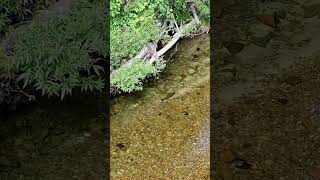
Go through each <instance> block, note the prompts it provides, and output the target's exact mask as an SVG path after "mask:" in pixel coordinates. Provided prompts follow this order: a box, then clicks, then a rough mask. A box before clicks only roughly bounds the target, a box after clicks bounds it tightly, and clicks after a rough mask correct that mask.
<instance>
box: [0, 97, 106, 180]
mask: <svg viewBox="0 0 320 180" xmlns="http://www.w3.org/2000/svg"><path fill="white" fill-rule="evenodd" d="M101 99H103V98H102V97H98V96H94V95H81V96H76V98H75V97H73V98H67V99H65V100H64V101H63V102H61V101H60V100H59V99H57V100H52V99H51V100H50V101H46V100H39V102H38V103H33V104H29V105H24V106H23V107H21V108H19V109H18V111H16V112H12V113H11V114H9V116H8V117H7V118H6V119H4V117H1V119H0V147H1V148H0V179H1V180H16V179H21V180H38V179H39V180H43V179H46V180H60V179H81V180H82V179H83V180H87V179H92V180H102V179H105V178H106V170H105V167H106V160H105V157H106V155H107V154H106V143H105V139H106V138H105V135H106V129H105V127H106V126H105V124H106V119H105V117H104V115H103V112H101V110H102V109H106V107H103V106H102V105H100V106H98V104H99V101H100V100H101ZM100 104H101V103H100Z"/></svg>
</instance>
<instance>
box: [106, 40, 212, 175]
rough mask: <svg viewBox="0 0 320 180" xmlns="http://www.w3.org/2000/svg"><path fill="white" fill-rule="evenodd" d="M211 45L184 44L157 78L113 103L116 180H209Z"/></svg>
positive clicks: (113, 148) (112, 153)
mask: <svg viewBox="0 0 320 180" xmlns="http://www.w3.org/2000/svg"><path fill="white" fill-rule="evenodd" d="M209 41H210V39H209V35H203V36H198V37H196V38H193V39H185V40H183V41H181V42H180V43H179V45H178V51H177V52H176V54H175V56H174V57H173V60H172V61H171V62H170V63H169V64H168V67H167V68H166V70H165V72H164V74H163V76H162V77H161V78H160V79H159V80H155V81H154V82H149V83H148V84H147V87H146V88H145V89H144V90H143V91H141V92H139V93H136V94H134V95H128V96H121V97H119V98H116V99H115V100H114V102H113V105H112V107H111V177H112V179H119V178H122V179H137V178H138V179H139V178H140V179H141V178H170V179H172V178H173V179H194V178H198V179H199V178H200V179H209V164H210V163H209V97H210V90H209V89H210V83H209V82H210V58H209V44H210V43H209Z"/></svg>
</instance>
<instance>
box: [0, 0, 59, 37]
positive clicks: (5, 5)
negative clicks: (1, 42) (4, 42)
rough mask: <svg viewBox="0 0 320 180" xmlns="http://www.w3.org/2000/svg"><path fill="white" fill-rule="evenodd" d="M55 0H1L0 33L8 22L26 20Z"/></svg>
mask: <svg viewBox="0 0 320 180" xmlns="http://www.w3.org/2000/svg"><path fill="white" fill-rule="evenodd" d="M55 1H56V0H14V1H13V0H1V1H0V33H5V32H6V31H7V27H8V25H10V24H12V23H13V24H15V23H17V22H22V21H26V20H29V19H31V18H32V16H33V14H34V13H35V12H36V11H38V10H40V9H44V8H45V7H48V6H49V5H51V4H53V3H54V2H55Z"/></svg>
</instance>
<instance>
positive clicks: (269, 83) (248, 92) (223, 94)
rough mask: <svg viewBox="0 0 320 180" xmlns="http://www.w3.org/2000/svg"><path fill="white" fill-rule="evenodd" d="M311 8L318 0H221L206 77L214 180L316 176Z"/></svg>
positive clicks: (318, 6)
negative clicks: (211, 93)
mask: <svg viewBox="0 0 320 180" xmlns="http://www.w3.org/2000/svg"><path fill="white" fill-rule="evenodd" d="M319 12H320V3H319V2H318V1H308V0H306V1H295V0H279V1H252V0H243V1H238V0H226V1H224V7H223V13H222V15H221V17H219V18H217V19H216V21H215V23H216V24H215V30H216V37H215V39H214V43H215V52H214V55H215V56H216V57H215V58H213V61H214V63H213V64H214V67H213V72H215V73H214V74H213V76H212V78H213V79H212V81H213V84H214V85H215V88H214V98H215V101H213V102H214V104H213V106H212V107H213V109H212V110H213V111H212V115H213V116H212V117H213V119H214V120H213V121H214V123H213V126H212V129H211V132H212V133H213V137H212V145H213V146H214V148H213V149H212V152H213V153H214V155H215V156H214V157H213V158H214V160H213V162H214V163H215V164H213V166H212V167H213V168H215V171H214V172H215V178H216V179H225V180H228V179H230V180H231V179H237V180H248V179H250V180H270V179H276V180H282V179H283V180H287V179H288V180H312V179H320V156H319V153H317V152H319V147H320V144H319V130H320V123H319V122H320V121H319V118H320V116H319V102H320V97H319V89H320V76H319V74H320V58H319V57H320V51H319V47H320V46H319V44H320V38H319V36H317V35H316V34H317V32H319V30H320V20H319V18H318V17H319ZM315 152H316V153H315Z"/></svg>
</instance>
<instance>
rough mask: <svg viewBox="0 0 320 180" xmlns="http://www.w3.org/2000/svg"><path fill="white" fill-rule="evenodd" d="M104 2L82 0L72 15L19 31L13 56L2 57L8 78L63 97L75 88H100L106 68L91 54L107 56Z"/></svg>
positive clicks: (55, 18)
mask: <svg viewBox="0 0 320 180" xmlns="http://www.w3.org/2000/svg"><path fill="white" fill-rule="evenodd" d="M106 27H107V18H106V14H105V13H104V4H103V3H102V1H101V2H98V3H88V2H85V1H83V2H82V1H80V3H79V4H78V6H77V8H76V9H75V10H74V11H73V12H72V13H71V14H70V15H69V16H64V17H62V16H60V17H54V18H51V19H49V21H48V22H46V23H42V24H37V25H35V26H33V27H29V28H20V29H17V30H16V33H17V39H18V42H17V43H16V44H15V46H14V48H13V53H12V55H10V56H5V57H2V58H0V67H1V68H2V69H3V70H5V72H6V75H7V77H9V78H16V79H17V80H19V81H20V80H21V81H23V82H24V87H25V86H27V85H32V86H34V87H35V89H37V90H41V91H42V94H46V95H49V96H51V95H58V96H60V97H61V98H63V97H64V96H65V95H69V94H71V93H72V90H73V89H74V88H77V87H79V88H81V89H82V90H101V89H102V88H103V86H104V83H103V80H102V78H101V77H100V73H101V72H102V71H103V67H101V66H100V65H99V64H98V63H97V61H98V59H94V58H92V57H91V56H90V54H92V53H96V54H99V55H101V56H104V57H105V56H106V53H107V46H106V44H105V42H106V41H107V34H106V33H105V28H106Z"/></svg>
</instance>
